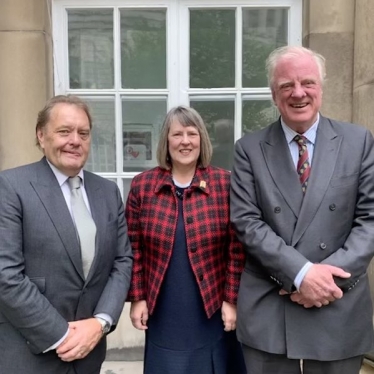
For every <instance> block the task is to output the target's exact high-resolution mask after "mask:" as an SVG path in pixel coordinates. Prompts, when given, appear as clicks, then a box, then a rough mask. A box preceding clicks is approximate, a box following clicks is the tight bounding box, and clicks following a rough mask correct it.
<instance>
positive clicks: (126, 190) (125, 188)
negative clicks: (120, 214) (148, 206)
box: [122, 178, 132, 204]
mask: <svg viewBox="0 0 374 374" xmlns="http://www.w3.org/2000/svg"><path fill="white" fill-rule="evenodd" d="M122 181H123V192H122V198H123V201H124V203H125V204H126V201H127V196H128V195H129V192H130V186H131V181H132V179H129V178H126V179H122Z"/></svg>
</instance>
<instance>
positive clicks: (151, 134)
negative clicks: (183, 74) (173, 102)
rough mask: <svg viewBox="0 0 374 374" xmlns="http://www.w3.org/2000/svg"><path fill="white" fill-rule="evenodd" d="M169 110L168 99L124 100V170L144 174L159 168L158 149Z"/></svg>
mask: <svg viewBox="0 0 374 374" xmlns="http://www.w3.org/2000/svg"><path fill="white" fill-rule="evenodd" d="M166 108H167V104H166V98H162V99H157V100H155V99H153V100H152V99H143V100H142V99H140V98H139V99H132V100H130V99H125V98H124V99H123V101H122V124H123V171H142V170H147V169H150V168H152V167H154V166H156V165H157V161H156V149H157V144H158V139H159V134H160V130H161V126H162V123H163V122H164V118H165V116H166Z"/></svg>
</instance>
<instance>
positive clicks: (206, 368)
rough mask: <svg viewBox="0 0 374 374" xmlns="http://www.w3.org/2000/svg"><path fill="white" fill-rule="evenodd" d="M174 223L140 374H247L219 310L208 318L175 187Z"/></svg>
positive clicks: (181, 194) (232, 336) (180, 202)
mask: <svg viewBox="0 0 374 374" xmlns="http://www.w3.org/2000/svg"><path fill="white" fill-rule="evenodd" d="M177 190H178V191H179V196H181V198H180V199H178V200H179V201H178V211H179V215H178V223H177V229H176V234H175V242H174V248H173V254H172V257H171V260H170V264H169V267H168V270H167V272H166V274H165V278H164V281H163V284H162V286H161V290H160V294H159V296H158V299H157V303H156V307H155V310H154V313H153V314H152V315H151V316H150V317H149V320H148V330H147V331H146V344H145V356H144V373H145V374H246V370H245V364H244V359H243V356H242V352H241V347H240V345H239V343H238V342H237V340H236V335H235V332H234V331H233V332H225V331H224V330H223V322H222V319H221V310H217V312H216V313H215V314H214V315H213V316H212V317H211V318H210V319H208V317H207V315H206V313H205V310H204V305H203V301H202V298H201V295H200V292H199V288H198V285H197V282H196V279H195V276H194V273H193V271H192V268H191V265H190V262H189V259H188V254H187V243H186V233H185V229H184V222H183V201H182V197H183V189H182V188H179V187H177Z"/></svg>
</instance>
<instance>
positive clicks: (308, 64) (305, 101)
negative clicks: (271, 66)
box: [272, 54, 322, 134]
mask: <svg viewBox="0 0 374 374" xmlns="http://www.w3.org/2000/svg"><path fill="white" fill-rule="evenodd" d="M272 96H273V100H274V103H275V105H276V106H277V107H278V110H279V112H280V114H281V116H282V119H283V121H284V122H285V123H286V124H287V125H288V126H289V127H291V128H292V129H293V130H295V131H296V132H298V133H301V134H302V133H304V132H305V131H307V130H308V129H309V128H310V127H311V126H312V125H313V123H314V122H315V121H316V119H317V115H318V112H319V110H320V108H321V105H322V82H321V77H320V72H319V70H318V66H317V63H316V62H315V60H314V59H313V58H312V56H310V55H308V54H301V55H299V56H294V55H292V56H284V57H282V58H281V60H280V61H279V62H278V64H277V66H276V68H275V70H274V79H273V85H272Z"/></svg>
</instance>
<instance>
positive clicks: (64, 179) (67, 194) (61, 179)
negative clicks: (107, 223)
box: [43, 160, 113, 353]
mask: <svg viewBox="0 0 374 374" xmlns="http://www.w3.org/2000/svg"><path fill="white" fill-rule="evenodd" d="M47 162H48V165H49V166H50V167H51V169H52V171H53V174H54V175H55V177H56V179H57V182H58V184H59V186H60V188H61V191H62V194H63V195H64V198H65V201H66V205H67V207H68V209H69V212H70V215H71V218H72V219H73V221H74V216H73V214H72V210H71V203H70V200H71V191H70V187H69V177H68V176H66V175H65V174H63V173H62V172H61V171H60V170H59V169H57V168H56V166H54V165H52V164H51V163H50V162H49V161H48V160H47ZM78 176H79V177H80V178H81V180H82V185H81V191H82V196H83V200H84V202H85V203H86V206H87V208H88V210H89V211H90V213H91V209H90V204H89V202H88V197H87V192H86V189H85V188H84V173H83V170H81V171H80V172H79V173H78ZM95 317H99V318H102V319H104V320H105V321H107V322H109V323H110V325H112V324H113V318H112V317H111V316H109V315H108V314H106V313H99V314H95ZM68 334H69V329H68V330H67V331H66V333H65V335H64V336H63V337H62V338H61V339H60V340H59V341H58V342H56V343H55V344H53V345H51V346H50V347H49V348H47V349H46V350H45V351H43V353H46V352H48V351H51V350H53V349H56V348H57V347H58V346H59V345H60V344H61V343H62V342H63V341H64V340H65V338H66V337H67V336H68Z"/></svg>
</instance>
